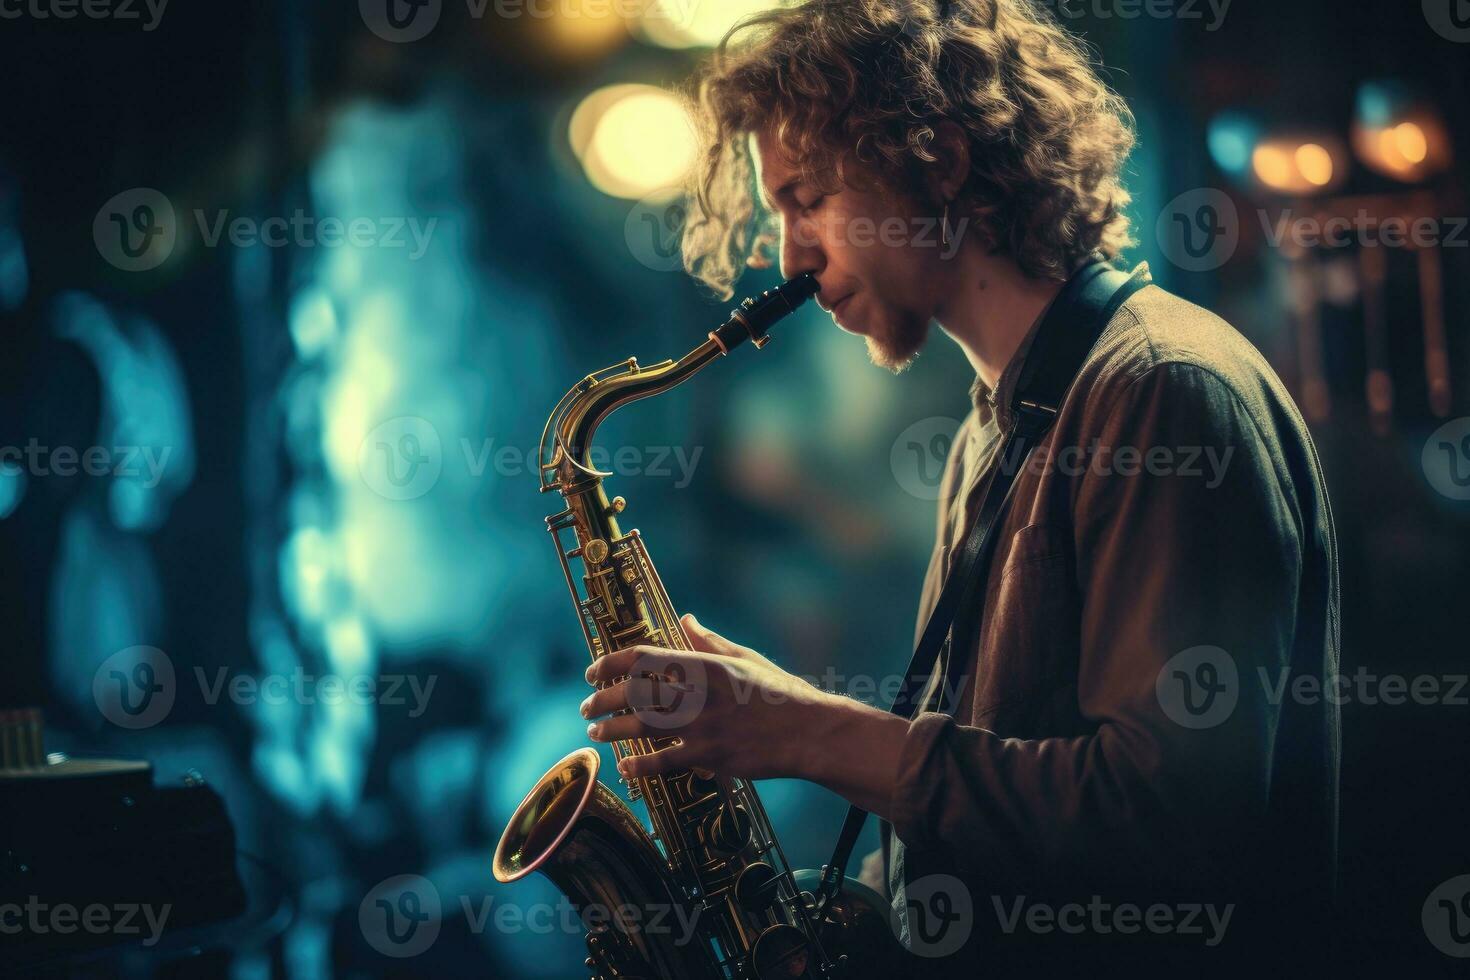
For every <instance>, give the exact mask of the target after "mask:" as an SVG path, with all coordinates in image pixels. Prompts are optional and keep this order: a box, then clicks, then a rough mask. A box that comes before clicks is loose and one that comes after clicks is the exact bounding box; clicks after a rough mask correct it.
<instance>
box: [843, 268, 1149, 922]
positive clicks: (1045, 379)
mask: <svg viewBox="0 0 1470 980" xmlns="http://www.w3.org/2000/svg"><path fill="white" fill-rule="evenodd" d="M1147 284H1148V279H1147V278H1146V270H1145V268H1144V267H1140V268H1139V270H1138V271H1137V272H1135V273H1134V274H1133V275H1132V276H1131V277H1130V276H1129V275H1128V274H1127V273H1123V272H1119V271H1117V270H1116V269H1113V268H1112V267H1111V266H1109V265H1107V264H1106V263H1105V262H1098V261H1094V262H1089V263H1088V264H1087V265H1085V266H1083V267H1082V268H1081V269H1079V270H1078V271H1077V272H1076V273H1074V274H1073V276H1072V278H1071V279H1069V280H1067V284H1066V285H1065V286H1063V287H1062V291H1061V292H1060V293H1058V294H1057V297H1056V299H1055V300H1053V301H1052V304H1051V308H1050V309H1048V310H1047V312H1046V316H1045V317H1043V318H1042V321H1041V324H1040V326H1038V327H1037V328H1036V337H1035V339H1034V340H1033V341H1032V344H1031V349H1030V353H1028V354H1027V356H1026V360H1025V362H1024V363H1023V364H1022V366H1021V375H1020V378H1019V379H1018V380H1017V382H1016V387H1015V393H1014V395H1013V396H1012V398H1011V406H1010V407H1011V417H1012V418H1013V419H1015V424H1014V425H1013V426H1012V427H1011V430H1010V432H1009V433H1007V435H1006V437H1005V442H1004V443H1002V444H1001V451H1000V459H999V463H998V464H997V468H996V470H995V475H994V476H993V477H992V478H991V480H990V485H989V487H988V488H987V489H986V492H985V498H984V500H983V501H982V502H981V505H980V510H979V512H978V513H977V514H976V515H975V522H974V524H972V525H971V527H970V532H969V534H968V535H967V536H966V538H965V544H964V548H963V550H962V551H961V552H960V553H959V555H957V556H956V557H955V560H954V563H953V565H952V566H951V569H950V572H949V575H948V577H946V579H945V581H944V588H943V589H942V590H941V591H940V593H939V599H938V600H937V601H936V602H935V604H934V611H933V612H931V613H930V614H929V620H928V622H926V623H925V625H924V632H923V633H922V634H921V636H920V639H919V643H918V645H917V646H916V647H915V648H914V655H913V657H912V659H910V660H909V665H908V669H907V670H906V671H905V673H904V681H903V686H902V687H900V689H899V692H898V696H897V697H895V698H894V700H893V705H892V706H891V707H890V708H889V711H891V712H892V713H893V714H896V715H900V716H902V717H904V718H910V717H912V716H913V713H914V708H915V704H914V700H915V698H917V697H918V695H919V693H920V692H921V691H923V690H924V688H926V687H927V686H928V684H929V680H930V676H931V675H932V673H933V671H934V665H935V663H936V662H937V661H938V659H939V652H940V649H941V648H942V647H943V645H944V640H945V637H946V636H948V635H949V632H950V628H951V626H952V625H953V623H954V619H955V615H956V613H957V612H958V611H959V610H960V608H962V607H967V608H972V607H973V606H974V604H975V602H976V601H977V597H976V596H975V595H974V593H975V591H976V590H977V589H978V588H979V586H980V581H981V580H982V579H983V578H984V576H983V575H982V574H980V573H981V572H982V571H983V569H984V568H985V566H986V565H987V564H988V559H989V557H990V553H991V552H992V551H994V549H995V540H994V539H995V535H994V534H992V533H991V529H992V528H994V527H995V526H996V525H997V524H998V523H999V521H1000V518H1001V517H1002V516H1003V515H1004V513H1005V510H1006V506H1007V504H1008V503H1009V501H1010V496H1011V490H1012V488H1013V487H1014V486H1015V479H1016V474H1017V473H1019V472H1020V471H1021V469H1022V468H1023V467H1024V466H1025V464H1026V460H1027V459H1028V458H1029V457H1030V455H1031V451H1032V450H1033V449H1034V448H1035V447H1036V444H1037V443H1038V442H1040V441H1041V438H1042V437H1043V436H1044V435H1046V433H1047V430H1049V429H1050V428H1051V424H1052V421H1053V420H1054V419H1055V418H1056V415H1057V412H1058V411H1059V410H1060V409H1061V406H1062V401H1063V399H1064V398H1065V397H1066V394H1067V390H1068V389H1069V388H1070V387H1071V385H1072V380H1073V379H1074V378H1075V377H1076V376H1077V372H1078V370H1079V369H1080V368H1081V367H1082V362H1083V361H1084V360H1085V359H1086V357H1087V354H1088V352H1089V351H1091V350H1092V347H1093V345H1094V344H1096V343H1097V338H1098V337H1099V336H1100V335H1101V334H1102V332H1103V328H1104V327H1106V326H1107V324H1108V321H1109V320H1111V319H1112V318H1113V314H1114V313H1115V312H1117V310H1118V308H1119V307H1120V306H1122V305H1123V303H1124V302H1126V301H1127V299H1128V297H1129V296H1132V295H1133V294H1134V293H1135V292H1137V291H1138V290H1139V289H1141V288H1142V287H1143V286H1145V285H1147ZM959 503H961V505H962V504H963V502H959ZM957 654H958V651H953V650H952V652H951V656H950V657H949V659H948V662H947V663H946V665H945V667H946V669H945V676H944V678H943V683H942V684H941V686H940V688H939V691H940V698H941V702H940V703H941V710H944V711H945V712H946V713H952V712H953V711H954V710H955V708H956V707H957V703H951V704H946V703H945V702H946V700H947V699H949V695H951V694H953V695H956V697H955V698H953V699H952V700H954V701H955V702H957V701H958V697H957V695H958V691H957V690H956V687H957V683H958V680H959V671H960V670H961V669H962V667H963V661H964V658H963V657H961V656H958V655H957ZM867 816H868V814H867V811H866V810H863V809H861V808H859V807H856V806H853V807H851V808H850V809H849V810H848V812H847V819H846V820H845V821H843V824H842V832H841V834H840V835H839V837H838V841H837V847H836V849H835V851H834V852H833V854H832V860H831V862H830V863H829V864H828V865H827V866H826V867H824V868H823V869H822V879H821V885H820V886H819V891H820V893H821V894H820V895H819V900H820V903H821V904H820V911H821V912H825V911H826V906H827V903H828V902H829V901H830V899H831V897H832V896H834V895H835V894H836V893H837V891H838V889H840V888H841V885H842V879H843V876H844V875H845V874H846V872H847V862H848V860H849V859H850V858H851V857H852V849H853V847H854V846H855V845H856V844H857V838H858V834H859V833H861V831H862V829H863V823H864V822H865V821H866V819H867ZM819 917H820V916H819Z"/></svg>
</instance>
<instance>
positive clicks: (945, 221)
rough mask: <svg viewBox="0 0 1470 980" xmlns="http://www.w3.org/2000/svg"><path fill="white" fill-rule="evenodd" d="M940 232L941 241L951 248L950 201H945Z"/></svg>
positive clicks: (940, 221)
mask: <svg viewBox="0 0 1470 980" xmlns="http://www.w3.org/2000/svg"><path fill="white" fill-rule="evenodd" d="M939 233H940V236H941V238H942V241H941V242H940V244H941V245H943V246H944V247H945V248H949V202H948V201H945V202H944V214H942V215H940V217H939Z"/></svg>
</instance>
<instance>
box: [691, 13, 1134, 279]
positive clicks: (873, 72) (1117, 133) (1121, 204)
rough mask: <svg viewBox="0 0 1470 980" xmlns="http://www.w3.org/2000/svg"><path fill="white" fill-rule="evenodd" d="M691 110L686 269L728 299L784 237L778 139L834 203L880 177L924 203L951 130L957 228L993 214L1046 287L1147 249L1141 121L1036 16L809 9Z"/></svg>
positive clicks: (742, 43)
mask: <svg viewBox="0 0 1470 980" xmlns="http://www.w3.org/2000/svg"><path fill="white" fill-rule="evenodd" d="M684 96H685V98H686V100H687V103H688V107H689V110H690V115H691V117H692V118H693V120H694V124H695V130H696V135H697V140H698V147H699V150H698V154H697V157H696V161H695V165H694V167H693V168H692V170H691V173H690V175H689V178H688V181H687V186H686V188H685V190H686V198H687V200H688V207H689V217H688V220H687V222H686V224H685V227H684V233H683V249H684V265H685V268H686V269H687V270H688V271H689V273H690V274H691V275H693V276H695V277H696V278H698V279H699V280H701V281H702V282H704V283H705V284H706V285H708V286H709V287H710V288H711V289H712V290H713V291H714V292H715V293H717V294H718V295H720V296H721V297H723V298H726V299H728V298H729V297H730V296H731V295H732V293H733V289H732V287H733V285H734V282H735V280H736V279H737V278H738V277H739V275H740V273H741V272H742V271H743V269H744V266H745V263H746V260H747V259H748V258H750V257H752V256H754V255H755V254H756V252H757V250H758V249H759V248H760V247H762V245H763V243H765V242H768V241H770V240H771V239H772V238H773V237H774V235H773V232H774V227H775V226H774V220H775V216H774V215H771V214H770V213H768V212H766V211H765V209H764V208H761V207H760V206H759V204H758V199H757V197H756V193H755V178H754V174H755V171H754V165H753V161H752V160H751V149H750V141H749V139H748V137H749V135H750V134H751V133H754V132H758V131H760V130H762V129H765V128H766V127H770V130H769V131H770V133H771V134H772V137H773V138H774V139H775V141H776V142H777V143H778V144H779V146H780V148H781V150H782V152H783V154H785V156H786V157H787V158H788V159H789V160H790V161H791V163H792V164H793V166H794V167H795V168H796V170H797V172H798V173H799V174H800V176H801V177H802V178H803V180H805V181H806V182H808V183H811V184H813V185H814V186H816V187H818V188H821V189H823V191H824V192H825V193H831V192H832V191H833V190H835V189H836V188H837V186H838V185H839V183H848V184H850V185H854V186H857V185H860V184H861V183H862V182H863V181H864V178H863V177H862V176H860V174H861V173H867V174H870V175H872V176H873V177H874V178H875V179H876V180H877V181H878V182H881V184H882V185H883V186H885V187H887V188H890V189H898V190H901V191H906V192H910V193H914V194H916V195H917V194H918V193H919V189H920V188H921V187H922V186H923V183H922V181H923V178H924V167H925V165H927V164H931V163H934V162H935V161H936V159H937V158H936V156H935V155H934V154H933V153H932V152H931V144H932V143H933V141H934V139H935V126H936V125H938V124H939V123H941V122H943V121H945V120H949V121H952V122H953V123H955V124H957V125H958V126H960V127H961V129H962V130H963V132H964V133H965V135H966V138H967V139H968V141H969V150H970V172H969V174H968V177H967V178H966V181H965V183H964V185H963V187H962V188H961V189H960V192H959V194H958V195H957V197H956V200H955V202H954V205H956V206H958V207H959V209H960V210H959V211H958V212H957V216H958V215H965V214H967V213H968V214H971V215H984V220H983V221H982V222H981V223H980V225H979V227H980V228H981V229H982V230H983V233H984V235H985V241H986V243H987V244H988V245H989V246H990V247H991V248H992V250H994V251H1004V252H1005V253H1006V254H1008V255H1009V256H1010V257H1012V258H1013V259H1014V260H1015V261H1016V262H1017V264H1018V265H1019V266H1020V267H1021V269H1022V270H1023V271H1024V272H1025V273H1026V274H1027V275H1028V276H1031V277H1033V278H1041V277H1047V278H1052V279H1065V278H1067V276H1068V275H1069V274H1070V273H1071V270H1072V269H1074V268H1075V267H1076V265H1077V263H1078V262H1079V261H1080V260H1081V259H1082V258H1084V257H1086V256H1088V255H1091V254H1093V253H1095V252H1100V253H1101V254H1102V255H1103V256H1104V257H1106V258H1113V257H1115V256H1116V255H1117V254H1118V253H1119V251H1120V250H1122V249H1123V248H1125V247H1127V246H1129V245H1132V244H1133V241H1132V239H1131V238H1130V237H1129V234H1128V218H1127V217H1126V216H1125V215H1124V213H1123V209H1124V208H1125V207H1126V206H1127V204H1128V201H1129V195H1128V192H1127V190H1125V189H1124V187H1123V183H1122V180H1121V170H1122V167H1123V162H1124V160H1125V159H1126V157H1127V156H1128V153H1129V151H1130V150H1131V149H1132V147H1133V140H1134V135H1133V116H1132V113H1131V112H1130V111H1129V110H1128V107H1127V105H1126V104H1125V103H1124V102H1123V100H1122V99H1121V98H1120V97H1119V96H1117V95H1116V94H1115V93H1113V92H1112V91H1111V90H1110V89H1109V88H1108V87H1107V85H1106V84H1105V83H1104V82H1103V80H1102V79H1101V78H1100V77H1099V75H1098V73H1097V71H1096V70H1095V68H1094V65H1093V63H1092V61H1091V59H1090V57H1089V52H1088V49H1087V48H1086V46H1085V45H1084V44H1083V43H1082V42H1081V41H1079V40H1078V39H1076V38H1074V37H1073V36H1072V35H1070V34H1068V33H1067V32H1066V31H1064V30H1063V29H1062V28H1061V27H1060V26H1059V25H1058V24H1057V22H1056V20H1055V19H1054V18H1053V17H1052V16H1051V14H1049V13H1047V12H1046V11H1044V10H1043V9H1042V8H1041V7H1040V6H1039V4H1038V3H1037V2H1036V0H949V2H944V0H804V2H799V3H795V4H793V5H791V6H787V7H783V8H779V9H776V10H772V11H768V12H765V13H761V14H757V15H755V16H753V17H750V18H747V19H745V20H743V21H742V22H741V23H739V24H737V25H736V26H735V27H734V28H732V29H731V30H730V32H729V33H728V34H727V35H726V36H725V38H724V39H723V40H722V41H721V42H720V44H719V46H718V48H716V50H715V52H714V55H713V57H712V58H711V59H710V60H709V61H708V62H707V63H706V64H705V65H704V66H703V67H702V68H701V69H700V70H699V71H698V72H697V73H696V74H695V75H694V77H693V79H692V80H691V83H690V85H689V86H688V88H686V90H685V91H684ZM849 159H850V160H851V161H855V162H856V163H857V164H859V166H857V167H847V168H844V166H843V163H844V161H845V160H849Z"/></svg>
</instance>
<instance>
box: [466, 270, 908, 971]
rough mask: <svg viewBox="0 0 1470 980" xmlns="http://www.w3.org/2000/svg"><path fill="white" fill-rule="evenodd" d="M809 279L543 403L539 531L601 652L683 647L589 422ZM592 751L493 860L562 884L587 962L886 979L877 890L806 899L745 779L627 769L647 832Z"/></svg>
mask: <svg viewBox="0 0 1470 980" xmlns="http://www.w3.org/2000/svg"><path fill="white" fill-rule="evenodd" d="M817 289H818V284H817V281H816V280H815V278H813V277H812V276H811V275H810V274H807V275H803V276H799V277H797V278H795V279H792V280H789V281H787V282H784V283H782V284H781V285H780V286H778V287H776V288H774V289H770V290H767V291H766V292H764V293H762V294H761V295H760V296H759V297H758V298H755V299H749V298H747V299H745V300H744V301H743V302H742V303H741V305H740V306H739V307H738V308H736V309H735V310H733V311H731V316H730V318H729V319H728V320H727V321H726V322H725V323H723V324H722V325H720V326H719V327H717V328H716V329H714V330H712V331H711V332H710V333H709V334H708V337H707V339H706V340H705V341H704V343H702V344H700V345H699V346H698V347H696V348H694V349H693V350H692V351H690V352H689V353H688V354H686V355H685V356H684V357H682V358H680V359H679V360H678V361H664V362H662V363H659V364H655V365H652V366H648V367H641V366H639V364H638V362H637V360H636V359H629V360H627V361H622V362H619V363H617V364H613V365H611V366H609V367H606V368H603V369H602V370H600V371H597V372H595V373H593V374H590V375H588V376H587V377H585V378H583V379H582V381H580V382H579V383H578V384H577V385H576V386H574V387H573V388H572V389H571V390H570V391H569V392H567V393H566V395H564V396H563V397H562V399H561V401H560V402H558V403H557V406H556V408H555V409H553V411H552V413H551V416H550V418H549V419H548V420H547V423H546V428H545V430H544V431H543V433H542V437H541V456H540V461H541V465H540V469H541V490H542V492H548V491H551V490H556V491H558V492H559V493H560V494H561V496H562V499H563V500H564V501H565V503H566V508H565V509H564V510H562V511H560V512H558V513H556V514H553V515H551V516H550V517H548V518H547V519H546V526H547V530H548V531H549V532H550V533H551V537H552V540H553V542H554V543H555V545H556V551H557V555H558V556H559V558H560V560H561V566H562V571H563V573H564V575H565V577H566V583H567V588H568V589H569V590H570V592H571V596H572V600H573V602H574V603H575V605H576V608H577V618H578V621H579V622H580V623H581V625H582V635H583V637H584V638H585V639H586V641H587V647H588V650H589V651H590V653H591V655H592V657H593V659H594V660H595V659H596V658H598V657H602V656H604V655H606V654H608V653H611V652H613V651H615V650H620V649H623V648H625V647H628V646H631V645H634V644H640V643H645V644H653V645H657V646H662V647H669V648H673V649H680V650H690V649H693V648H692V646H691V644H690V642H689V638H688V637H687V636H686V635H685V633H684V629H683V626H682V625H681V623H680V622H679V617H678V615H677V614H676V612H675V611H674V606H673V603H672V602H671V600H670V599H669V595H668V592H667V590H666V589H665V588H664V584H663V582H662V580H661V579H660V578H659V575H658V572H657V571H656V570H655V568H654V566H653V561H652V560H651V559H650V558H649V555H648V549H647V547H646V546H645V545H644V543H643V538H642V537H641V536H640V535H639V533H638V531H637V530H636V529H635V530H630V531H628V532H626V533H625V532H623V531H622V530H621V528H620V527H619V526H618V520H617V518H618V515H619V514H621V513H622V511H623V509H624V507H625V506H626V502H625V501H624V499H623V498H622V497H614V498H613V499H612V500H609V499H608V497H607V495H606V493H605V492H604V490H603V486H602V481H603V478H604V477H607V476H611V475H612V474H610V473H604V472H600V471H598V470H596V469H594V468H593V467H591V466H590V465H588V462H587V460H588V455H587V454H588V451H589V449H590V447H591V440H592V436H593V433H594V432H595V430H596V428H597V426H598V425H599V424H601V422H602V421H603V420H604V419H605V418H607V416H608V415H609V414H611V413H612V412H613V411H614V410H615V409H617V408H619V407H621V406H623V405H626V404H628V403H629V402H633V401H637V400H639V399H642V398H648V397H650V396H652V395H657V394H660V393H662V392H665V391H668V390H669V389H670V388H673V387H674V386H675V385H677V384H679V383H681V382H683V381H685V380H687V379H688V378H690V377H692V376H693V375H694V374H696V373H697V372H699V371H700V370H702V369H703V368H704V367H706V366H707V365H709V364H710V363H712V362H713V361H715V360H716V359H718V358H721V357H723V356H725V355H726V354H728V353H730V351H732V350H733V349H735V348H736V347H737V346H739V345H740V344H741V343H743V342H745V341H746V340H749V341H751V343H752V344H754V346H755V347H757V348H761V347H764V346H765V344H766V341H767V340H768V339H769V338H768V337H767V335H766V331H767V330H768V329H769V327H770V326H771V325H772V324H774V323H775V322H776V321H778V320H780V319H782V318H783V317H785V316H787V315H788V314H790V313H792V312H793V311H795V310H796V308H797V307H798V306H800V305H801V304H802V303H803V302H805V301H806V300H807V299H808V298H810V297H811V296H812V295H813V294H815V293H816V291H817ZM568 532H570V538H571V539H570V540H568ZM574 562H579V563H580V567H579V568H576V567H574V564H573V563H574ZM579 571H580V574H578V572H579ZM671 740H672V736H670V737H657V738H639V739H630V740H627V741H623V742H615V743H613V752H614V754H615V755H616V757H617V758H619V759H621V758H623V757H624V756H626V755H630V754H642V753H647V752H652V751H656V750H657V749H659V748H661V747H663V746H665V745H667V744H669V743H670V742H671ZM599 764H600V758H599V756H598V754H597V752H596V750H594V749H592V748H580V749H577V750H576V751H575V752H572V753H571V754H570V755H568V756H566V757H565V758H564V759H562V760H561V761H560V762H558V763H557V764H556V765H554V766H553V767H552V768H551V769H550V770H548V771H547V773H546V774H545V775H544V776H542V777H541V778H540V779H539V780H538V781H537V782H536V784H535V785H534V786H533V787H532V788H531V791H530V792H529V793H528V794H527V795H526V797H525V799H524V800H523V801H522V802H521V804H520V806H518V807H517V808H516V810H515V813H514V814H513V815H512V816H511V818H510V821H509V824H508V825H507V827H506V829H505V832H504V834H503V835H502V836H501V839H500V843H499V845H498V846H497V848H496V850H495V859H494V874H495V878H496V880H498V881H500V882H502V883H509V882H513V881H517V880H519V879H521V878H523V877H525V876H526V875H528V874H531V873H532V872H537V871H539V872H540V873H542V874H544V875H545V876H546V877H547V878H549V879H550V880H551V881H552V882H553V883H554V884H555V885H556V886H557V887H558V888H560V889H561V890H562V892H563V893H565V895H566V896H567V898H568V899H569V900H570V901H571V903H572V904H573V906H574V907H575V908H576V909H577V911H578V913H579V915H580V917H581V920H582V924H583V926H584V927H586V928H587V930H588V932H587V937H586V942H587V950H588V957H587V959H586V961H585V965H586V966H587V968H588V969H589V971H590V972H591V973H592V974H594V975H595V976H597V977H601V978H604V980H614V978H628V977H643V978H662V980H733V978H747V980H770V978H775V977H807V978H812V980H818V978H833V977H837V976H843V977H851V976H892V975H894V974H893V973H892V972H891V970H890V968H889V967H888V966H887V965H886V964H887V963H889V958H890V957H891V956H892V955H896V954H895V953H894V950H895V949H896V948H897V947H896V940H895V939H894V935H893V933H892V932H891V931H890V920H889V918H888V907H887V904H886V902H884V900H883V899H882V898H881V897H880V896H878V895H877V893H875V892H873V891H872V890H871V889H868V888H866V887H864V886H863V885H861V884H859V883H858V882H856V881H852V880H851V879H847V880H846V881H845V882H844V887H843V888H842V890H841V892H840V894H839V895H838V896H837V898H836V899H835V900H833V901H825V900H824V901H823V902H821V903H820V904H819V903H817V902H816V901H814V900H813V893H814V891H818V890H819V889H818V887H817V886H818V885H819V882H820V878H819V876H818V873H817V872H815V871H797V872H793V871H792V869H791V867H790V866H789V865H788V863H787V861H786V856H785V854H784V853H783V852H782V850H781V845H780V843H778V842H777V840H776V835H775V832H774V831H773V830H772V828H771V824H770V821H769V820H768V819H767V817H766V813H765V810H764V808H763V807H762V806H761V801H760V797H758V796H757V795H756V791H755V787H754V786H753V785H752V784H751V783H750V782H749V781H747V780H744V779H734V778H728V777H725V776H720V775H716V774H714V773H708V772H703V771H699V770H693V771H685V772H678V773H665V774H663V775H657V776H649V777H644V778H638V779H634V780H633V781H632V782H631V784H630V785H629V786H628V792H629V796H630V798H631V799H634V800H637V799H642V800H643V801H644V803H645V804H646V805H647V807H648V813H649V817H650V821H651V824H652V833H650V832H649V831H648V830H647V829H645V827H644V825H643V824H642V823H641V822H640V821H639V819H638V818H637V817H636V816H634V814H633V813H632V811H631V810H629V808H628V806H627V804H625V803H624V802H623V801H622V799H621V798H620V797H619V796H618V795H617V794H616V793H614V792H613V791H612V790H610V789H609V788H608V787H607V786H606V785H604V784H603V783H601V782H599V781H598V778H597V776H598V768H599ZM623 781H624V782H625V783H626V782H627V781H626V780H623ZM630 920H631V921H630ZM859 966H860V969H858V970H856V971H855V969H854V967H859Z"/></svg>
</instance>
